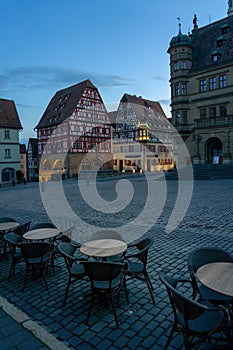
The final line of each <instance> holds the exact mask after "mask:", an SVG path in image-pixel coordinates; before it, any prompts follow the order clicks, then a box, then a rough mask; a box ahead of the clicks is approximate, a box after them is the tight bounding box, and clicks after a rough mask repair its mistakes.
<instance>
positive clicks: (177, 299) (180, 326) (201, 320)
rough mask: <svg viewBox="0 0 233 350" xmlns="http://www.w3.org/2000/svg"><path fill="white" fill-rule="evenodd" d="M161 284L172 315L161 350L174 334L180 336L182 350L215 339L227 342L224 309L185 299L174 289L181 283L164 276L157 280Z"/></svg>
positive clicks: (225, 312)
mask: <svg viewBox="0 0 233 350" xmlns="http://www.w3.org/2000/svg"><path fill="white" fill-rule="evenodd" d="M160 280H161V282H162V283H163V284H164V286H165V287H166V290H167V293H168V297H169V300H170V304H171V306H172V310H173V314H174V321H173V325H172V328H171V331H170V334H169V336H168V339H167V342H166V344H165V347H164V350H166V349H167V348H168V346H169V344H170V342H171V339H172V336H173V334H174V332H178V333H181V334H182V335H183V337H184V344H185V349H191V348H193V347H194V346H195V345H197V344H200V343H202V342H204V341H206V340H208V341H210V339H211V338H213V337H214V336H217V339H218V340H222V341H227V340H228V339H229V337H230V333H229V331H228V328H227V327H228V313H227V311H226V310H225V308H224V307H223V306H219V307H218V308H217V307H214V306H212V307H210V306H207V305H203V304H201V303H199V302H196V301H194V300H193V299H191V298H188V297H186V296H185V295H184V294H183V293H181V292H180V291H179V290H178V288H177V285H178V283H179V282H183V280H179V279H175V278H173V277H170V276H166V275H163V276H160ZM215 339H216V338H215Z"/></svg>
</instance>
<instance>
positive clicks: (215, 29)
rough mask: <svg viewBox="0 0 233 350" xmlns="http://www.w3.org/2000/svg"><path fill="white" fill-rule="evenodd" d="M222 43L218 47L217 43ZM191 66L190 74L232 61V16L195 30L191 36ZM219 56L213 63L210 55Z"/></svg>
mask: <svg viewBox="0 0 233 350" xmlns="http://www.w3.org/2000/svg"><path fill="white" fill-rule="evenodd" d="M224 28H225V29H226V31H225V32H224ZM221 40H222V41H223V45H222V46H219V45H218V44H217V42H218V41H221ZM192 45H193V65H192V68H191V71H190V72H194V71H198V70H202V69H207V68H211V67H212V66H215V65H218V66H219V65H221V64H224V63H227V62H228V61H232V57H233V16H229V17H226V18H223V19H221V20H219V21H216V22H214V23H211V24H209V25H207V26H204V27H202V28H198V29H196V30H195V32H194V34H193V35H192ZM214 54H219V55H220V57H219V60H217V61H216V62H214V61H213V57H212V55H214Z"/></svg>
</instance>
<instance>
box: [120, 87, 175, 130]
mask: <svg viewBox="0 0 233 350" xmlns="http://www.w3.org/2000/svg"><path fill="white" fill-rule="evenodd" d="M120 102H121V103H130V104H131V106H132V109H133V111H134V113H135V115H136V117H137V121H139V122H144V121H145V119H146V121H147V123H148V124H149V125H150V126H151V127H152V128H154V127H155V128H160V127H166V126H170V123H169V121H168V120H167V118H166V115H165V113H164V111H163V109H162V107H161V105H160V103H159V102H157V101H151V100H147V99H144V98H142V97H141V96H139V97H137V96H136V95H129V94H124V96H123V97H122V99H121V101H120Z"/></svg>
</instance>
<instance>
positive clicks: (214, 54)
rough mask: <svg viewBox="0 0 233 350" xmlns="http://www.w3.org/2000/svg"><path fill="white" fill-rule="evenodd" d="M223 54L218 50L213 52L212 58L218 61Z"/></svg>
mask: <svg viewBox="0 0 233 350" xmlns="http://www.w3.org/2000/svg"><path fill="white" fill-rule="evenodd" d="M221 56H222V55H221V54H220V53H219V52H218V53H213V54H212V60H213V61H214V62H218V61H219V60H220V58H221Z"/></svg>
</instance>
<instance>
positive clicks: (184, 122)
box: [181, 111, 187, 124]
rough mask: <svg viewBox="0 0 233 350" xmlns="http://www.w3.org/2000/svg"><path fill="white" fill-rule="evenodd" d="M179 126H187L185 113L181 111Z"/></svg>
mask: <svg viewBox="0 0 233 350" xmlns="http://www.w3.org/2000/svg"><path fill="white" fill-rule="evenodd" d="M181 124H187V111H182V114H181Z"/></svg>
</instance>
